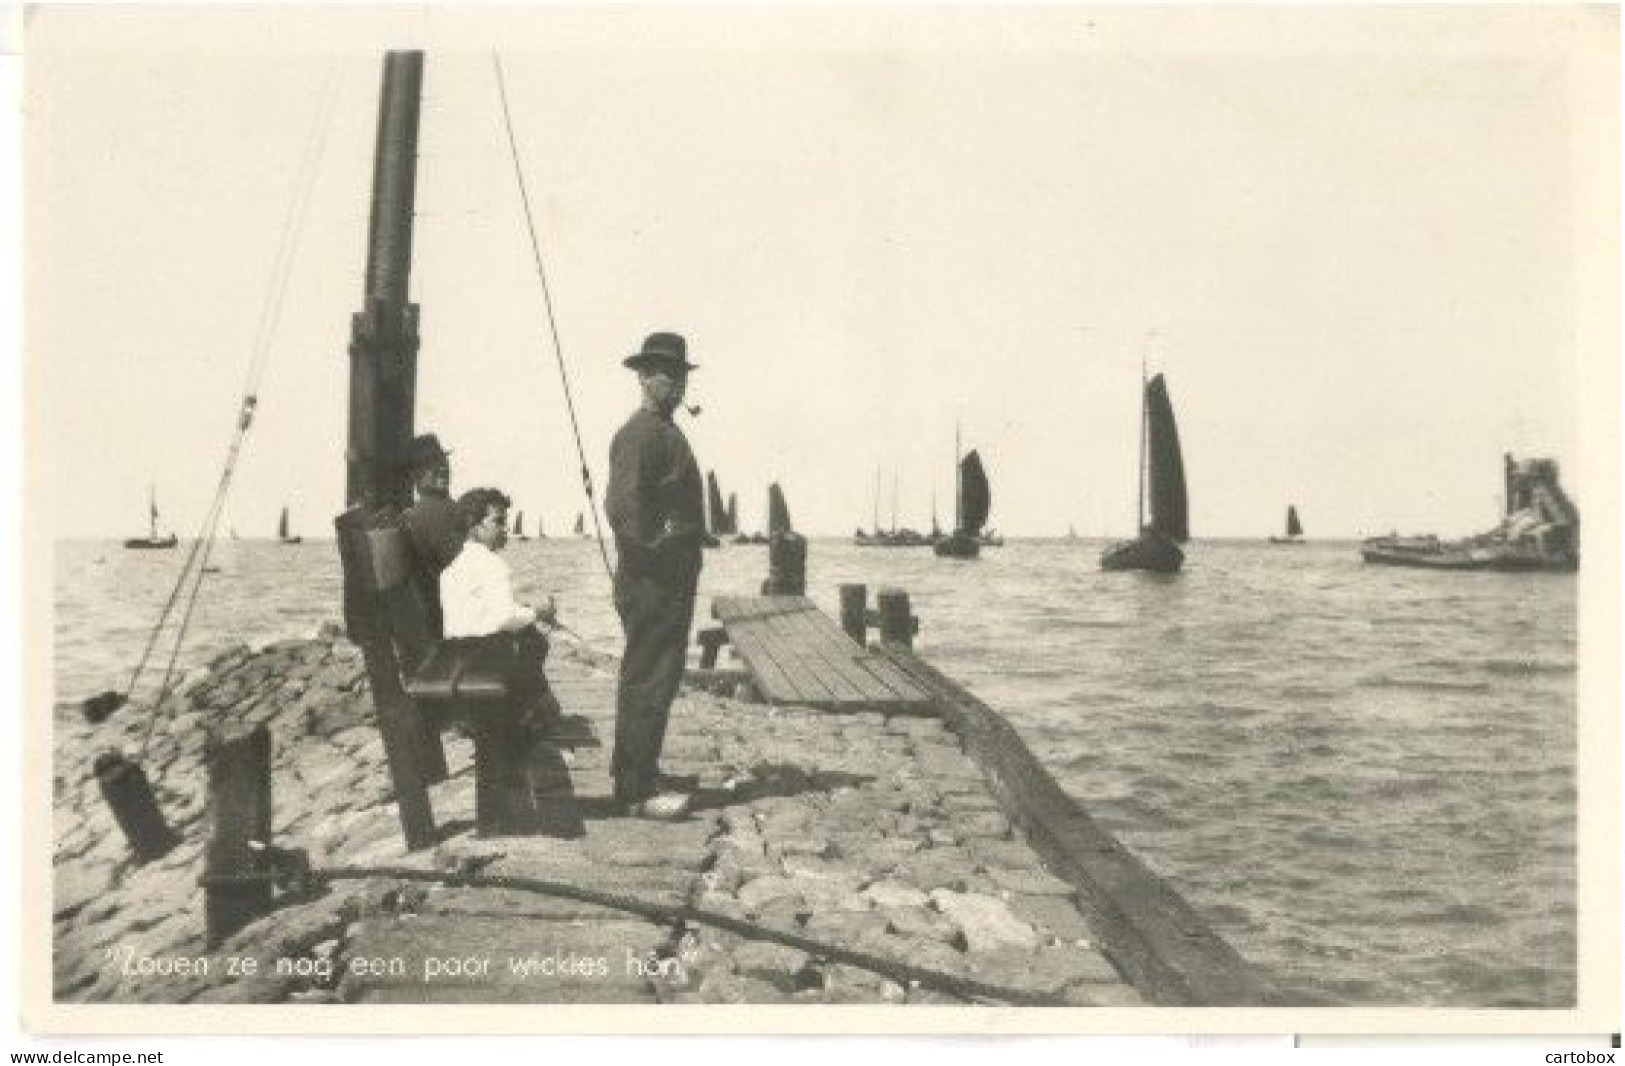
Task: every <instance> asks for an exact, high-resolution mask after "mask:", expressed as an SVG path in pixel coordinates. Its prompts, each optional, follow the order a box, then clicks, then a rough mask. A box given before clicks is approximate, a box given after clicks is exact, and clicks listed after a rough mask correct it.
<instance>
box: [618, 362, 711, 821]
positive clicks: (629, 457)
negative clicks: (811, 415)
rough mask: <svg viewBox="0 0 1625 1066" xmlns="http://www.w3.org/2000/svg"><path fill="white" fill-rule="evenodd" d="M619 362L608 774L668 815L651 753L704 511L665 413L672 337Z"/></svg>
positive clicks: (627, 792)
mask: <svg viewBox="0 0 1625 1066" xmlns="http://www.w3.org/2000/svg"><path fill="white" fill-rule="evenodd" d="M624 364H625V365H626V366H628V367H630V368H631V369H632V370H635V371H636V372H637V375H638V383H639V385H640V386H641V387H642V390H643V405H642V407H640V408H639V409H638V411H637V413H635V414H634V415H633V416H632V417H631V418H630V419H628V420H627V422H626V424H625V425H624V426H622V427H621V429H620V431H619V432H618V433H616V434H615V440H614V442H613V443H612V444H611V445H610V449H609V486H608V488H607V489H606V491H605V499H604V507H605V510H606V511H607V512H608V515H609V525H610V528H611V530H613V531H614V534H615V549H616V553H617V555H618V557H619V559H618V562H617V565H616V569H615V611H616V613H617V614H619V615H620V618H621V629H622V631H623V632H624V633H625V636H626V650H625V652H624V654H623V655H622V656H621V668H620V679H619V684H618V686H617V689H616V696H615V751H614V755H613V756H612V758H611V761H610V770H611V772H612V773H613V774H614V775H615V798H616V800H617V802H618V803H620V804H621V805H622V806H624V807H625V808H626V809H628V810H629V811H632V812H634V813H638V814H642V815H644V816H646V817H653V818H675V817H681V816H682V815H683V814H684V813H686V812H687V809H688V801H689V798H688V796H686V795H684V794H683V793H681V792H679V791H676V790H674V789H672V788H671V787H670V785H671V784H672V782H671V781H670V780H669V779H667V778H665V777H664V775H662V774H661V773H660V749H661V746H662V745H663V744H664V743H665V738H666V722H667V720H668V718H669V716H670V714H671V703H672V700H673V699H675V698H676V696H677V687H678V685H679V684H680V683H681V681H682V678H683V663H684V658H685V655H686V653H687V648H688V633H689V626H690V625H692V624H693V620H694V593H695V587H696V586H697V585H698V583H699V576H700V563H701V558H702V552H701V545H700V540H701V534H702V532H703V530H704V521H705V519H704V516H705V511H704V503H703V502H702V488H701V481H700V468H699V464H698V463H696V462H695V461H694V452H693V451H692V450H691V449H690V448H689V446H688V440H687V439H686V438H685V437H684V436H683V431H682V430H680V429H678V428H677V426H676V424H675V423H674V422H673V421H672V413H673V412H674V411H675V410H676V409H677V406H678V404H680V403H681V402H682V399H683V393H684V391H685V389H686V388H687V385H688V374H689V371H691V370H693V369H694V364H692V363H690V362H689V361H688V349H687V345H686V343H685V342H684V340H683V338H682V337H681V336H679V335H678V334H675V333H652V334H650V335H649V336H648V338H647V339H645V340H644V342H643V348H642V349H641V350H640V351H638V352H637V353H636V354H634V355H631V356H629V357H627V358H626V359H625V360H624Z"/></svg>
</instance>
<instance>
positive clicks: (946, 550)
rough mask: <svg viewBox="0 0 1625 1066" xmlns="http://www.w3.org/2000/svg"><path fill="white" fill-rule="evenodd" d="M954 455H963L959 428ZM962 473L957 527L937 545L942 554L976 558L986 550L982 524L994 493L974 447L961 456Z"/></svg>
mask: <svg viewBox="0 0 1625 1066" xmlns="http://www.w3.org/2000/svg"><path fill="white" fill-rule="evenodd" d="M954 455H955V456H956V457H957V456H958V455H959V430H958V429H957V428H956V429H955V430H954ZM958 466H959V470H958V477H959V480H958V482H957V483H956V488H955V490H954V531H953V532H952V533H950V534H949V535H948V536H946V537H944V538H943V539H941V540H939V541H937V543H936V546H935V548H934V549H933V550H934V551H935V552H936V553H937V554H938V555H941V556H944V557H947V558H952V559H975V558H976V557H977V556H979V555H981V553H982V537H981V533H982V526H983V524H984V523H986V522H987V515H988V511H989V510H991V508H992V505H993V494H992V492H991V490H990V489H989V487H988V483H987V471H986V470H984V469H982V457H981V456H980V455H978V454H977V453H976V449H974V448H972V449H971V450H970V452H969V453H967V454H966V455H965V457H964V458H963V459H958Z"/></svg>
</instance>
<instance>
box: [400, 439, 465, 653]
mask: <svg viewBox="0 0 1625 1066" xmlns="http://www.w3.org/2000/svg"><path fill="white" fill-rule="evenodd" d="M450 455H451V453H450V452H448V451H446V449H444V448H442V447H441V446H440V438H439V437H436V436H435V435H434V434H433V433H425V434H423V435H422V436H420V437H415V438H413V440H412V444H411V446H410V448H409V449H408V451H407V467H408V469H409V470H411V472H412V484H413V486H414V487H415V488H416V489H417V494H418V499H417V502H416V503H415V504H413V505H412V506H411V507H408V508H407V509H406V513H405V514H403V515H402V516H401V524H402V526H403V527H404V528H405V529H406V536H407V539H408V540H410V541H411V542H412V549H413V553H414V554H415V555H416V557H417V566H416V568H415V570H414V572H413V574H412V583H413V584H414V585H415V586H416V587H417V590H418V594H419V596H420V597H421V599H422V601H423V609H424V613H425V615H426V616H427V619H428V627H429V636H430V637H431V638H432V639H434V640H439V639H440V638H442V637H444V636H445V635H446V634H445V619H444V614H443V612H442V610H441V606H440V575H441V573H442V572H443V571H444V570H445V569H446V567H448V566H450V565H451V562H452V560H453V559H455V558H457V555H458V553H459V552H461V551H462V550H463V541H464V539H465V538H466V536H467V532H468V531H467V527H466V525H465V524H464V522H463V517H462V513H461V512H460V511H459V510H458V508H457V503H456V501H454V500H453V499H452V498H451V461H450V459H449V458H448V457H449V456H450Z"/></svg>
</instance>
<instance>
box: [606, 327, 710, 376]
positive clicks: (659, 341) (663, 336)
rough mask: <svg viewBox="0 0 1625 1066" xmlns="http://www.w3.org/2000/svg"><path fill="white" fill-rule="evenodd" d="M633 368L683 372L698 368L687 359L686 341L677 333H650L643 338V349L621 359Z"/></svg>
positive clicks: (624, 363)
mask: <svg viewBox="0 0 1625 1066" xmlns="http://www.w3.org/2000/svg"><path fill="white" fill-rule="evenodd" d="M621 364H622V365H623V366H628V367H631V368H632V369H633V370H646V369H654V368H657V367H658V368H661V369H665V370H681V371H684V372H685V373H686V372H687V371H690V370H695V369H697V368H698V364H696V363H691V362H689V361H688V343H687V342H686V341H684V340H683V337H682V335H681V334H679V333H651V334H649V335H648V336H647V337H645V338H643V350H642V351H639V352H636V353H634V354H632V355H629V356H627V357H626V358H625V359H623V360H621Z"/></svg>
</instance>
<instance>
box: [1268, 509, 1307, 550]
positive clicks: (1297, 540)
mask: <svg viewBox="0 0 1625 1066" xmlns="http://www.w3.org/2000/svg"><path fill="white" fill-rule="evenodd" d="M1270 543H1271V544H1302V543H1303V524H1302V523H1300V522H1299V521H1298V509H1297V507H1295V506H1293V505H1292V504H1287V508H1286V536H1284V537H1271V538H1270Z"/></svg>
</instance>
